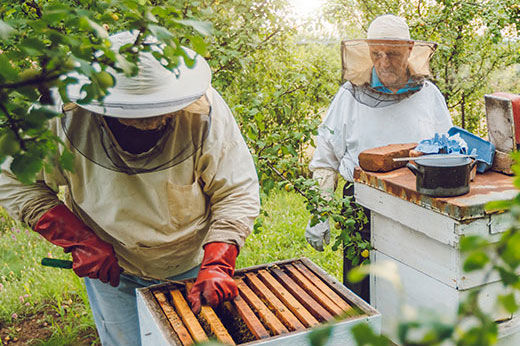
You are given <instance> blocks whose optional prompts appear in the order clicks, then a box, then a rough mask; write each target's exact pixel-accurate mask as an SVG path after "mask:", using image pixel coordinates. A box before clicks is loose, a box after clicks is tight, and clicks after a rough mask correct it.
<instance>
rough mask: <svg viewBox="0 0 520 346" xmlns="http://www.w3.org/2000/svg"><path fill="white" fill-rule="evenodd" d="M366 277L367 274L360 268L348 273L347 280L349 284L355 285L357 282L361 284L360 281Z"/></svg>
mask: <svg viewBox="0 0 520 346" xmlns="http://www.w3.org/2000/svg"><path fill="white" fill-rule="evenodd" d="M366 276H367V273H366V271H365V270H363V268H362V267H355V268H352V270H350V271H349V272H348V275H347V278H348V281H349V282H352V283H354V284H355V283H357V282H361V280H363V279H364V278H365V277H366Z"/></svg>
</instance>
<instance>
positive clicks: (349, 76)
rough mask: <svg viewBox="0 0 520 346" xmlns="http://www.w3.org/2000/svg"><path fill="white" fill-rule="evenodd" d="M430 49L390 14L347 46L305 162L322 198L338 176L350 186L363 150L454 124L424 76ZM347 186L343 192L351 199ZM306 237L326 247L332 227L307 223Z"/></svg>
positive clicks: (411, 139)
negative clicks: (340, 73) (339, 77)
mask: <svg viewBox="0 0 520 346" xmlns="http://www.w3.org/2000/svg"><path fill="white" fill-rule="evenodd" d="M435 48H436V44H434V43H431V42H423V41H414V40H411V39H410V32H409V28H408V25H407V24H406V22H405V20H404V19H402V18H400V17H397V16H394V15H391V14H388V15H383V16H380V17H377V18H376V19H375V20H374V21H373V22H372V23H371V24H370V26H369V28H368V32H367V38H366V39H365V40H351V41H347V42H346V44H345V49H344V51H343V62H344V78H345V79H346V80H347V82H346V83H345V84H343V85H342V86H341V88H340V89H339V91H338V93H337V94H336V96H335V97H334V100H333V101H332V103H331V105H330V107H329V109H328V112H327V116H326V118H325V120H324V121H323V123H322V124H321V125H320V127H319V129H318V137H317V147H316V151H315V153H314V156H313V158H312V161H311V163H310V165H309V168H310V170H311V171H312V172H313V178H315V179H316V180H318V182H319V184H320V189H321V191H322V192H323V193H324V194H330V193H332V192H333V191H334V189H335V186H336V182H337V173H338V172H339V173H340V174H341V176H342V177H343V178H344V179H345V180H346V181H347V182H352V181H353V172H354V167H355V166H357V165H358V155H359V153H361V152H362V151H363V150H366V149H369V148H374V147H378V146H383V145H388V144H393V143H409V142H418V141H420V140H422V139H425V138H431V137H433V135H434V134H435V133H436V132H446V131H447V130H448V129H449V128H450V127H451V126H452V122H451V117H450V114H449V112H448V108H447V106H446V102H445V100H444V97H443V96H442V94H441V93H440V91H439V90H438V89H437V87H436V86H435V85H434V84H432V83H431V82H430V81H428V80H426V79H425V77H427V76H428V75H429V72H430V71H429V61H430V58H431V56H432V55H433V52H434V51H435ZM349 185H350V184H348V183H347V184H346V185H345V186H346V189H345V191H344V193H346V194H347V195H353V189H352V187H350V188H349ZM305 238H306V239H307V241H308V243H309V244H310V245H311V246H312V247H314V248H315V249H316V250H319V251H323V246H324V243H325V244H328V243H329V241H330V227H329V222H328V221H325V222H321V223H318V224H317V225H315V226H314V227H311V226H310V222H309V224H308V225H307V228H306V230H305ZM358 293H359V292H358Z"/></svg>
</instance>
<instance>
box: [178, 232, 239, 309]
mask: <svg viewBox="0 0 520 346" xmlns="http://www.w3.org/2000/svg"><path fill="white" fill-rule="evenodd" d="M237 256H238V248H237V246H236V245H232V244H227V243H220V242H215V243H209V244H206V246H204V258H203V260H202V264H201V266H200V271H199V275H198V276H197V280H196V281H195V284H194V285H193V287H192V289H191V291H190V293H189V294H188V300H189V301H190V305H191V309H192V310H193V312H194V313H196V314H198V313H199V312H200V307H201V304H207V305H210V306H212V307H216V306H217V305H219V304H220V303H222V302H223V301H225V300H231V299H233V298H235V297H236V296H237V295H238V289H237V285H236V284H235V281H234V280H233V274H234V273H235V260H236V258H237Z"/></svg>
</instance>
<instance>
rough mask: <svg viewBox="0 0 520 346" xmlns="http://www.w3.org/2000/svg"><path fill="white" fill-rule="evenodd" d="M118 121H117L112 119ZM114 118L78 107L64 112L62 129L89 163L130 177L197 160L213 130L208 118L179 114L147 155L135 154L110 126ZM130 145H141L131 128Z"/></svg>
mask: <svg viewBox="0 0 520 346" xmlns="http://www.w3.org/2000/svg"><path fill="white" fill-rule="evenodd" d="M112 119H115V118H112ZM109 121H110V118H105V117H104V116H102V115H99V114H95V113H91V112H89V111H87V110H85V109H83V108H80V107H76V108H75V109H74V110H72V111H66V112H64V116H63V117H62V118H61V126H62V128H63V130H64V131H65V134H66V136H67V138H68V140H69V141H70V143H71V144H72V146H73V147H74V148H75V149H76V150H77V151H79V152H80V153H81V154H82V155H83V156H85V157H86V158H87V159H88V160H90V161H92V162H94V163H95V164H97V165H99V166H102V167H104V168H106V169H109V170H112V171H116V172H121V173H125V174H129V175H133V174H140V173H148V172H156V171H160V170H164V169H167V168H171V167H173V166H176V165H178V164H180V163H182V162H183V161H184V160H186V159H188V158H190V157H191V156H193V155H194V154H195V153H196V152H197V151H198V150H199V149H200V148H201V146H202V145H203V143H204V140H205V139H206V137H207V136H208V133H209V129H210V126H211V109H210V110H209V112H208V113H207V114H198V113H192V112H188V111H184V110H181V111H177V112H175V113H174V115H173V116H172V117H171V119H170V120H169V121H168V122H167V124H166V125H165V126H164V127H163V128H161V129H160V130H159V131H160V132H159V133H156V135H157V140H156V141H154V143H153V145H152V146H151V147H150V149H148V150H147V151H144V152H141V153H137V154H136V153H132V152H129V151H127V150H125V149H123V146H122V145H120V143H119V142H118V140H116V137H115V134H114V132H113V131H112V129H111V127H110V126H109V125H108V123H109ZM128 129H129V131H130V132H129V133H128V134H127V135H126V136H125V138H126V140H127V144H130V145H131V144H132V141H138V140H139V137H138V136H136V135H135V134H136V131H137V134H142V135H145V136H146V135H147V134H146V133H143V131H141V132H139V130H136V129H135V128H133V127H128Z"/></svg>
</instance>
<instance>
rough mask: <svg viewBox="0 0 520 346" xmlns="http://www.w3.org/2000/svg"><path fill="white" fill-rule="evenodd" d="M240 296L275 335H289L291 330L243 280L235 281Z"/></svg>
mask: <svg viewBox="0 0 520 346" xmlns="http://www.w3.org/2000/svg"><path fill="white" fill-rule="evenodd" d="M235 282H236V284H237V287H238V290H239V291H240V295H241V296H242V298H244V300H245V301H246V302H247V303H248V304H249V305H250V306H251V307H252V308H253V310H255V311H256V313H257V314H258V316H260V319H261V320H262V322H263V323H264V324H265V325H266V326H267V327H268V328H269V329H270V330H271V332H272V333H273V334H274V335H280V334H283V333H288V332H289V330H287V328H286V327H285V326H284V325H283V323H282V322H280V320H279V319H278V318H277V317H276V316H275V315H274V314H273V313H272V312H271V310H269V308H268V307H267V306H265V304H264V303H263V302H262V300H261V299H260V298H258V296H257V295H256V294H255V293H254V292H253V291H252V290H251V289H250V288H249V287H248V286H247V285H246V283H245V282H244V281H243V280H242V279H235Z"/></svg>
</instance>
